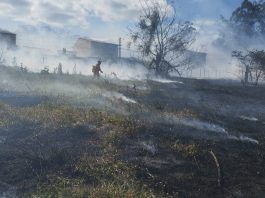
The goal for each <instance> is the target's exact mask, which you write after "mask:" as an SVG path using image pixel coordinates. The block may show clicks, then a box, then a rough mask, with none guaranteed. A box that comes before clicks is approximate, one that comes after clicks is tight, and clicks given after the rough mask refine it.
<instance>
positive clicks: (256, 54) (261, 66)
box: [232, 49, 265, 85]
mask: <svg viewBox="0 0 265 198" xmlns="http://www.w3.org/2000/svg"><path fill="white" fill-rule="evenodd" d="M232 56H233V57H235V58H237V59H238V60H239V62H240V63H241V67H242V68H243V71H244V80H243V81H242V82H243V84H245V85H247V84H249V83H250V82H251V83H254V85H258V83H259V81H260V80H262V79H265V51H264V50H257V49H254V50H251V51H248V52H247V53H245V54H244V53H243V52H242V51H233V53H232Z"/></svg>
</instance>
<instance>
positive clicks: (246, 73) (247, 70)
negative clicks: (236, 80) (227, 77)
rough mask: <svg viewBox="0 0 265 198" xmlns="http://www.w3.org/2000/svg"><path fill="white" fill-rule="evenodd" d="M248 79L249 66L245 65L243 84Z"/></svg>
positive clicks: (246, 82)
mask: <svg viewBox="0 0 265 198" xmlns="http://www.w3.org/2000/svg"><path fill="white" fill-rule="evenodd" d="M248 79H249V66H246V71H245V84H246V85H247V84H248Z"/></svg>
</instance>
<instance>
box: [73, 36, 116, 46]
mask: <svg viewBox="0 0 265 198" xmlns="http://www.w3.org/2000/svg"><path fill="white" fill-rule="evenodd" d="M78 40H85V41H91V42H97V43H102V44H107V45H118V44H115V43H109V42H105V41H99V40H94V39H90V38H86V37H80V38H78Z"/></svg>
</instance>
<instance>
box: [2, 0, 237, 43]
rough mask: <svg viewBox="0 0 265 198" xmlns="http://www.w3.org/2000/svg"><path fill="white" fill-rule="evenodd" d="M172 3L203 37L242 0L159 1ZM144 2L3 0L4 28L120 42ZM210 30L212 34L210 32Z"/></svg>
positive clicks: (214, 29) (117, 0)
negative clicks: (119, 39)
mask: <svg viewBox="0 0 265 198" xmlns="http://www.w3.org/2000/svg"><path fill="white" fill-rule="evenodd" d="M159 1H160V2H161V3H162V4H168V3H170V4H171V5H172V6H174V7H175V8H176V10H177V12H178V15H179V17H180V18H181V19H183V20H191V21H193V22H194V24H195V26H197V27H198V29H199V30H201V32H203V34H207V35H209V36H210V35H212V36H214V34H215V33H216V26H215V24H216V21H217V20H218V19H220V16H221V15H223V16H225V17H228V16H229V15H231V12H232V11H233V10H234V9H235V8H236V7H238V6H239V5H240V3H241V2H242V0H173V1H166V0H159ZM141 4H142V1H141V0H0V10H1V12H0V28H2V29H7V30H10V31H14V32H18V33H19V32H20V31H21V29H22V30H27V31H31V32H35V31H36V32H38V31H44V32H54V33H56V34H67V35H68V36H72V35H82V36H88V37H91V38H94V39H102V40H109V41H117V40H118V38H119V37H125V36H126V34H127V28H128V26H130V25H132V23H133V22H134V21H135V19H136V18H137V17H138V16H139V12H140V9H141ZM207 31H208V32H207Z"/></svg>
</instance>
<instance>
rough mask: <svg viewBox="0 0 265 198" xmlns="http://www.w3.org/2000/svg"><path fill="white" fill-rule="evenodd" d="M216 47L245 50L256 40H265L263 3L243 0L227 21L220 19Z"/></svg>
mask: <svg viewBox="0 0 265 198" xmlns="http://www.w3.org/2000/svg"><path fill="white" fill-rule="evenodd" d="M222 21H223V28H221V32H220V38H219V39H218V40H217V42H216V43H217V44H218V45H223V46H224V47H228V46H230V45H233V47H234V46H237V47H240V48H242V49H244V48H245V49H246V48H248V47H249V45H251V44H252V42H253V41H256V40H257V38H259V39H265V1H264V0H262V1H258V2H257V1H253V2H252V1H249V0H244V1H243V2H242V4H241V5H240V7H238V8H237V9H236V10H235V11H234V12H233V13H232V15H231V17H230V18H229V19H225V18H224V17H222Z"/></svg>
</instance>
